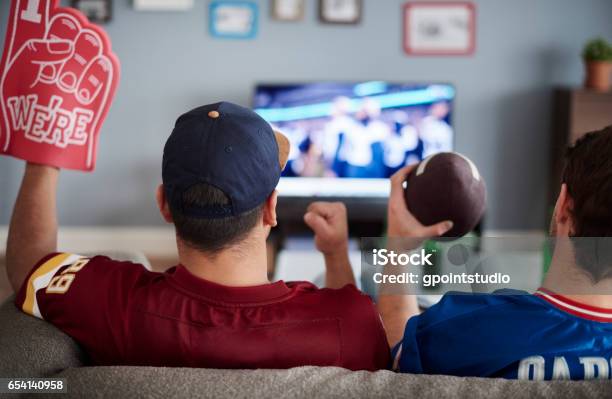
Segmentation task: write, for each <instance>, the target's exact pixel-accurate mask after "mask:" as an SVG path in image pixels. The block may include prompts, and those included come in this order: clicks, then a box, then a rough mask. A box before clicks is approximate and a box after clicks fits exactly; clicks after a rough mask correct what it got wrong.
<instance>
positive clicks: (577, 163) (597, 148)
mask: <svg viewBox="0 0 612 399" xmlns="http://www.w3.org/2000/svg"><path fill="white" fill-rule="evenodd" d="M565 158H566V165H565V170H564V171H563V182H564V183H565V184H566V185H567V190H568V194H569V196H570V198H571V199H572V200H573V201H574V207H573V210H572V218H573V222H574V236H576V237H612V126H608V127H606V128H605V129H603V130H600V131H596V132H591V133H587V134H586V135H585V136H583V137H582V138H581V139H579V140H578V141H576V144H575V145H574V146H572V147H570V148H568V150H567V152H566V156H565Z"/></svg>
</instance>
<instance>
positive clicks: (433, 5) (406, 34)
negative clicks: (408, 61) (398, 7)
mask: <svg viewBox="0 0 612 399" xmlns="http://www.w3.org/2000/svg"><path fill="white" fill-rule="evenodd" d="M418 8H430V9H440V10H443V9H444V8H446V9H449V8H465V9H466V10H467V11H468V21H467V30H468V35H469V38H468V42H467V45H466V46H465V48H462V49H459V48H447V49H444V48H435V49H434V48H432V49H423V48H414V47H413V45H412V44H413V43H412V42H411V40H414V38H412V37H411V36H410V28H411V25H410V20H411V18H410V17H411V13H412V12H413V11H414V10H415V9H418ZM402 19H403V25H402V36H403V47H404V52H405V53H406V54H408V55H422V56H428V55H429V56H436V55H442V56H444V55H458V56H461V55H462V56H469V55H472V54H474V52H475V51H476V5H475V4H474V3H472V2H470V1H440V2H426V1H411V2H408V3H405V4H404V5H403V9H402Z"/></svg>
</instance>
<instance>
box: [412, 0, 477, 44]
mask: <svg viewBox="0 0 612 399" xmlns="http://www.w3.org/2000/svg"><path fill="white" fill-rule="evenodd" d="M403 18H404V31H403V35H404V50H405V51H406V53H407V54H410V55H470V54H473V53H474V51H475V48H476V7H475V6H474V4H473V3H471V2H466V1H456V2H409V3H406V4H405V5H404V12H403Z"/></svg>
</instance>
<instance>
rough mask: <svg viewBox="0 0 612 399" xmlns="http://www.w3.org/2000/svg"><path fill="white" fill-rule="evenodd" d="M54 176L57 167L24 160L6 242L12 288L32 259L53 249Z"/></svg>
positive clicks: (55, 241)
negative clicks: (19, 186) (23, 168)
mask: <svg viewBox="0 0 612 399" xmlns="http://www.w3.org/2000/svg"><path fill="white" fill-rule="evenodd" d="M58 176H59V169H57V168H54V167H51V166H44V165H37V164H32V163H27V164H26V167H25V173H24V176H23V180H22V182H21V188H20V189H19V194H18V196H17V200H16V202H15V207H14V209H13V216H12V218H11V224H10V226H9V233H8V240H7V244H6V271H7V274H8V278H9V282H10V283H11V286H12V287H13V290H15V292H17V291H18V290H19V288H20V287H21V284H22V283H23V281H24V280H25V278H26V276H27V275H28V273H29V272H30V270H31V269H32V267H33V266H34V265H35V264H36V262H38V261H39V260H40V259H41V258H42V257H44V256H45V255H47V254H49V253H52V252H55V251H57V213H56V192H57V180H58Z"/></svg>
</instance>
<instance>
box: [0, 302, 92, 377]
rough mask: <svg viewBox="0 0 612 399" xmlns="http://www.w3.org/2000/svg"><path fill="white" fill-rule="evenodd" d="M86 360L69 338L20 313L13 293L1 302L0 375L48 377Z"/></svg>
mask: <svg viewBox="0 0 612 399" xmlns="http://www.w3.org/2000/svg"><path fill="white" fill-rule="evenodd" d="M85 360H86V356H85V354H84V353H83V351H82V350H81V348H80V347H79V346H78V345H77V344H76V342H75V341H74V340H72V338H70V337H69V336H67V335H66V334H64V333H63V332H61V331H60V330H58V329H57V328H55V327H54V326H52V325H51V324H49V323H46V322H44V321H42V320H39V319H36V318H34V317H32V316H28V315H26V314H25V313H22V312H21V311H20V310H19V309H17V307H15V304H14V303H13V297H10V298H9V299H8V300H7V301H5V302H4V303H3V304H2V306H0V377H48V376H52V375H54V374H57V373H59V372H60V371H62V370H65V369H67V368H70V367H80V366H82V365H84V364H85Z"/></svg>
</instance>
